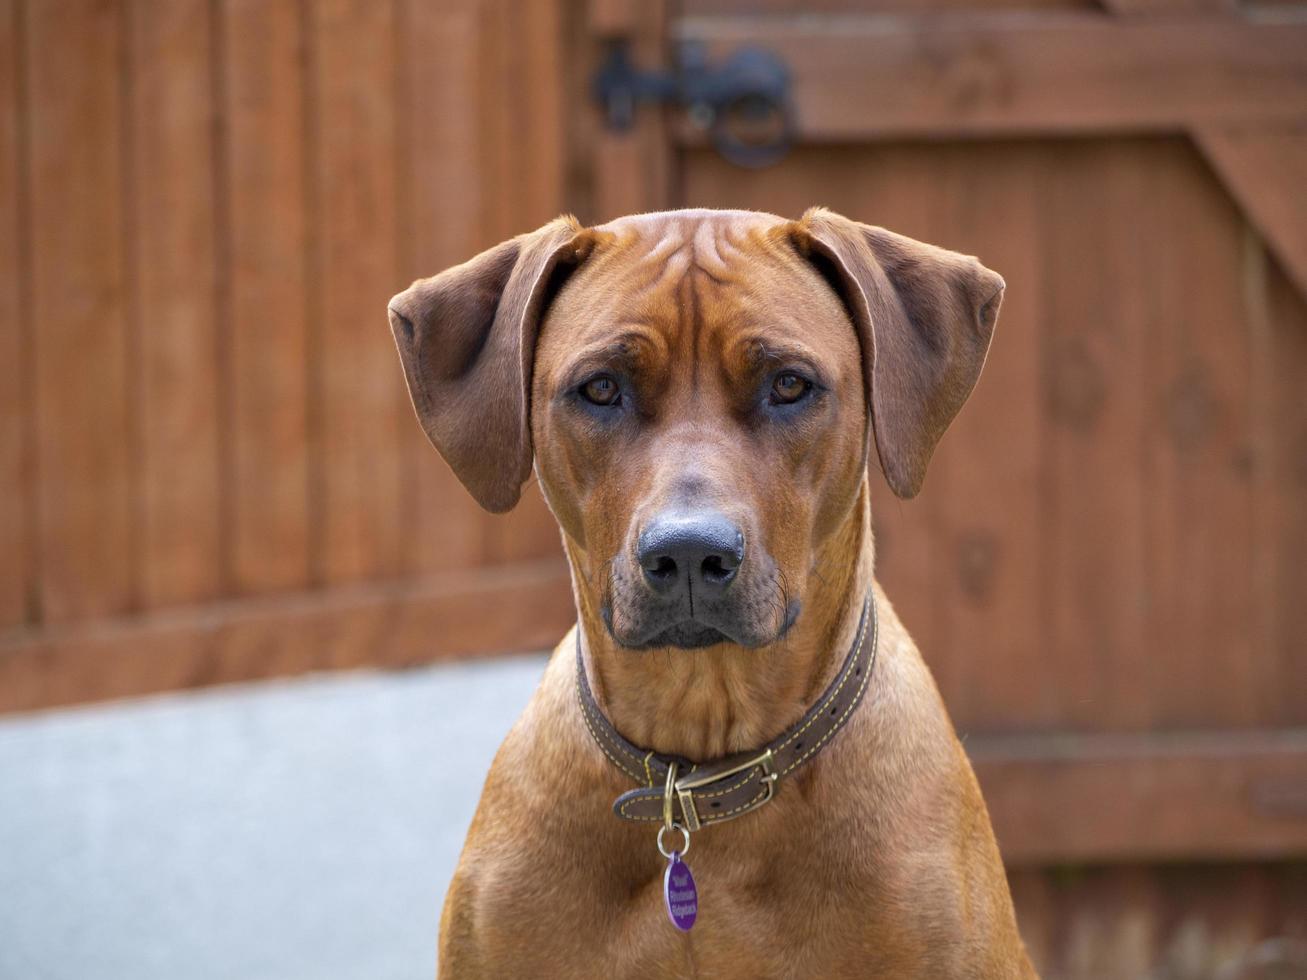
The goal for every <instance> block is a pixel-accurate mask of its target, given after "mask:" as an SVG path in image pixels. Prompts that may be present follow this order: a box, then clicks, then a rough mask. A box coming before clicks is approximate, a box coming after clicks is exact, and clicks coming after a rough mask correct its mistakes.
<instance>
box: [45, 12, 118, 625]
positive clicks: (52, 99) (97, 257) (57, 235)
mask: <svg viewBox="0 0 1307 980" xmlns="http://www.w3.org/2000/svg"><path fill="white" fill-rule="evenodd" d="M122 14H123V11H122V8H121V6H120V5H118V4H115V3H91V2H77V0H65V2H41V3H32V4H29V5H27V7H26V16H27V30H26V43H27V52H26V57H25V59H24V60H25V64H26V66H27V74H28V78H27V80H26V86H25V88H26V91H27V92H28V93H29V96H30V98H31V102H32V106H33V110H32V113H31V150H30V153H31V156H30V160H31V164H30V175H31V178H30V179H31V186H30V207H31V212H30V213H31V276H32V280H31V296H32V309H31V311H30V323H32V324H40V329H39V330H34V331H33V341H34V348H35V361H36V366H35V386H36V395H35V399H36V400H35V405H34V411H35V413H36V419H37V423H36V426H37V439H38V444H37V472H38V474H39V479H40V499H39V508H40V518H39V520H40V526H39V529H38V538H39V544H38V547H39V548H40V553H41V554H40V565H41V575H42V581H41V588H40V602H41V607H42V614H43V616H44V618H45V619H46V620H47V621H61V620H71V619H78V618H86V617H92V616H97V615H106V614H114V613H120V612H123V611H125V610H127V609H128V608H129V607H130V606H131V605H132V603H133V589H134V586H133V581H132V578H133V576H132V549H133V546H134V542H133V536H132V517H131V508H132V501H131V494H132V483H131V472H130V468H131V454H130V451H129V445H130V443H129V431H128V424H129V421H128V419H129V408H128V406H129V399H128V386H129V384H131V383H132V378H130V377H129V374H128V357H129V347H130V344H129V336H128V330H129V327H128V322H127V310H126V305H127V296H126V290H127V282H126V269H125V262H124V256H123V221H124V205H123V190H124V181H123V170H122V166H123V160H122V131H123V123H124V114H125V111H126V107H125V106H124V105H123V104H122V99H121V80H120V74H119V72H120V69H121V67H122V66H121V64H120V58H121V53H122V45H123V42H124V37H123V31H124V24H123V16H122Z"/></svg>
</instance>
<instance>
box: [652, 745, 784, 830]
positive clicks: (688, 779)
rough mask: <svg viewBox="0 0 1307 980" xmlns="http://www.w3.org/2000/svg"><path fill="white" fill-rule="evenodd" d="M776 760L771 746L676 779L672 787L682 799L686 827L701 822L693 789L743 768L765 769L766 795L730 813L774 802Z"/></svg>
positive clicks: (695, 828)
mask: <svg viewBox="0 0 1307 980" xmlns="http://www.w3.org/2000/svg"><path fill="white" fill-rule="evenodd" d="M773 761H774V760H773V757H772V750H771V749H770V748H768V749H766V750H765V751H764V752H762V753H761V754H760V755H756V756H754V757H753V758H751V759H746V760H745V761H744V762H741V763H739V764H737V765H734V766H731V767H729V768H727V769H719V768H717V767H716V766H712V767H706V768H703V769H698V770H695V771H694V772H690V773H687V774H686V775H684V776H682V777H681V778H680V779H677V780H676V781H675V783H673V788H674V789H675V790H676V795H677V797H678V798H679V799H680V801H681V816H682V817H683V818H684V820H685V829H686V830H689V831H691V832H694V831H697V830H698V829H699V827H700V826H701V824H700V822H699V810H698V808H697V807H696V806H695V802H694V791H695V790H696V789H703V788H704V787H705V786H710V785H711V784H713V783H715V782H717V781H718V780H722V779H726V778H727V777H728V776H735V775H738V774H739V773H742V772H747V771H748V770H750V769H755V768H761V769H762V784H763V796H762V798H761V799H759V800H757V801H756V802H753V803H750V804H749V805H748V806H747V807H744V808H743V809H741V810H740V811H739V813H736V814H732V815H731V816H740V815H741V814H744V813H749V812H750V811H752V810H756V809H758V807H760V806H762V805H763V804H765V803H769V802H771V798H772V797H773V796H775V795H776V781H777V780H778V779H779V778H780V774H779V773H777V772H776V770H775V769H774V768H773V766H772V762H773ZM729 819H731V817H729V816H726V817H719V818H718V820H729Z"/></svg>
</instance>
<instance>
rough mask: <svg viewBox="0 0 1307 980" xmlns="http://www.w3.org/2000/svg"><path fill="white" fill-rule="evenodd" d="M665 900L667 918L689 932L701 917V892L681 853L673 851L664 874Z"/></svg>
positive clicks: (677, 926)
mask: <svg viewBox="0 0 1307 980" xmlns="http://www.w3.org/2000/svg"><path fill="white" fill-rule="evenodd" d="M663 899H664V901H666V902H667V917H668V918H669V919H671V920H672V925H674V926H676V928H677V929H680V930H681V931H682V932H689V931H690V927H691V926H692V925H694V920H695V919H696V918H698V915H699V890H698V889H697V888H695V887H694V875H692V874H690V866H689V865H688V864H686V863H685V862H684V861H682V860H681V852H680V851H673V852H672V858H671V860H670V861H668V862H667V870H666V871H665V872H663Z"/></svg>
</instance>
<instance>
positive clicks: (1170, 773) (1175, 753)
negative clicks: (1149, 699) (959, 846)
mask: <svg viewBox="0 0 1307 980" xmlns="http://www.w3.org/2000/svg"><path fill="white" fill-rule="evenodd" d="M967 752H968V754H969V755H970V756H971V760H972V763H973V765H974V766H975V768H976V775H977V777H978V778H979V779H980V784H981V788H982V790H983V791H984V794H985V802H986V804H987V806H988V807H989V812H990V816H991V818H992V819H993V822H994V831H995V834H996V835H997V837H998V840H999V846H1000V848H1001V850H1002V852H1003V858H1004V861H1005V862H1006V863H1007V864H1008V865H1009V866H1026V865H1032V864H1034V865H1037V864H1045V863H1059V862H1070V863H1075V862H1120V861H1131V860H1227V859H1237V858H1270V857H1275V856H1290V855H1293V856H1302V855H1305V854H1307V789H1305V788H1307V730H1304V729H1283V730H1280V731H1264V732H1248V733H1240V732H1237V731H1212V732H1205V733H1166V734H1162V733H1158V734H1131V735H1091V736H1076V735H1061V736H1054V735H1046V736H1039V735H1014V736H983V737H976V738H972V739H969V740H968V741H967Z"/></svg>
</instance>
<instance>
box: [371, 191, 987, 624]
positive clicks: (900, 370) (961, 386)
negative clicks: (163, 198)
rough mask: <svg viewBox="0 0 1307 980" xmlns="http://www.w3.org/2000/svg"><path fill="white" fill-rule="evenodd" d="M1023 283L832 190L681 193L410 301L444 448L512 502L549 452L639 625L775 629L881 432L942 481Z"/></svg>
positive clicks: (893, 453)
mask: <svg viewBox="0 0 1307 980" xmlns="http://www.w3.org/2000/svg"><path fill="white" fill-rule="evenodd" d="M1002 294H1003V280H1002V279H1001V278H1000V277H999V276H998V275H996V274H995V273H993V272H991V271H989V270H988V269H986V268H984V266H982V265H981V264H980V263H979V262H977V261H976V260H975V259H973V258H969V257H966V256H963V255H958V254H956V253H954V252H948V251H945V250H943V249H939V248H935V247H933V246H930V245H924V244H922V243H920V242H916V241H913V240H911V239H908V238H904V237H902V236H900V235H896V234H893V233H892V232H889V231H886V230H885V229H883V228H877V227H872V226H869V225H863V224H859V223H857V222H854V221H850V220H849V219H847V218H844V217H842V216H840V215H838V214H834V213H832V212H830V211H826V210H823V209H813V210H810V211H808V212H807V213H806V214H805V215H804V216H803V218H802V219H801V220H799V221H786V220H784V219H781V218H778V217H775V216H773V215H768V214H762V213H755V212H740V211H680V212H669V213H665V214H650V215H640V216H636V217H629V218H622V219H620V220H618V221H614V222H612V223H610V224H607V225H603V226H600V227H597V228H582V227H581V226H579V225H578V224H577V223H576V222H575V221H572V220H571V219H565V218H564V219H559V220H557V221H554V222H551V223H550V224H548V225H546V226H545V227H543V228H541V229H539V230H538V231H535V232H533V233H531V234H528V235H523V236H520V237H518V238H515V239H513V240H511V241H508V242H505V243H503V244H501V245H499V246H497V247H495V248H493V249H491V250H489V251H488V252H485V253H483V254H481V255H479V256H477V257H476V258H474V259H472V260H471V261H470V262H467V263H465V264H463V265H461V266H457V267H455V268H453V269H450V270H448V271H446V272H443V273H441V274H440V275H438V276H435V277H434V278H431V279H424V280H420V281H418V282H416V283H414V284H413V285H412V286H411V287H410V288H409V289H407V290H405V291H404V292H403V293H400V294H399V295H398V296H396V297H395V298H394V299H393V300H392V301H391V304H390V318H391V325H392V328H393V330H394V333H395V339H396V342H397V343H398V345H399V352H400V357H401V359H402V361H403V364H404V371H405V374H406V376H407V378H408V385H409V391H410V393H411V394H412V396H413V402H414V405H415V406H416V408H417V412H418V416H419V418H420V419H421V421H422V425H423V428H424V429H425V430H426V432H427V435H428V436H429V437H430V439H431V441H432V443H433V444H434V445H435V446H436V448H437V449H438V450H440V452H441V454H442V455H443V456H444V457H445V459H446V460H447V461H448V463H449V465H450V466H451V467H452V468H453V470H454V472H455V473H456V474H458V476H459V478H460V479H461V480H462V482H463V484H464V485H465V486H466V487H467V488H468V490H470V491H471V493H472V494H473V496H475V497H476V499H477V500H478V501H479V502H480V503H481V504H482V505H483V506H484V507H486V508H487V509H489V510H492V511H496V512H499V511H505V510H508V509H510V508H511V507H512V506H513V505H514V504H515V503H516V502H517V499H518V497H519V495H520V492H521V487H522V484H523V483H524V482H525V481H526V479H527V478H528V476H529V475H530V472H531V466H532V461H533V459H534V462H535V467H536V471H537V473H538V474H539V479H540V485H541V487H542V489H543V490H544V494H545V497H546V499H547V500H548V502H549V505H550V507H551V508H552V510H553V512H554V515H555V516H556V517H557V519H558V521H559V524H560V525H561V526H562V528H563V531H564V534H565V535H566V538H567V541H568V545H569V550H570V552H571V554H572V559H573V562H574V564H575V566H576V569H577V572H578V579H579V581H578V586H579V587H580V588H582V589H583V590H585V591H586V592H587V593H588V596H587V598H588V600H589V601H590V602H592V603H593V607H594V608H595V609H596V610H597V611H598V614H599V615H600V616H601V617H602V619H603V621H604V623H605V624H606V626H607V628H608V631H609V632H610V633H611V634H612V636H613V638H614V639H615V640H616V641H617V643H618V644H620V645H621V646H625V647H631V648H646V647H665V646H679V647H699V646H707V645H710V644H715V643H735V644H739V645H741V646H746V647H757V646H763V645H766V644H769V643H771V642H773V641H775V640H776V639H777V638H779V637H780V636H781V635H783V634H784V633H785V631H786V630H787V629H789V627H790V626H791V625H792V624H793V623H794V621H795V619H796V618H797V617H798V615H799V614H800V611H801V610H802V604H803V599H804V596H805V594H806V593H807V591H808V588H809V580H810V579H812V578H816V577H818V576H820V575H821V573H822V569H820V568H814V567H812V558H813V556H814V555H815V554H818V553H820V551H821V548H820V546H821V544H822V542H823V541H824V540H826V539H827V538H828V537H829V536H830V535H832V534H833V533H834V532H835V531H836V529H838V528H839V527H840V526H842V525H843V524H844V523H845V522H847V520H848V518H849V516H850V513H851V511H852V510H853V508H854V505H855V502H856V501H857V498H858V492H859V488H860V486H861V483H862V479H863V471H864V467H865V465H866V461H867V458H868V455H869V449H870V447H871V446H872V445H874V446H875V448H876V451H877V453H878V456H879V459H880V465H881V469H882V471H883V472H884V474H885V478H886V480H887V481H888V483H889V485H890V487H891V488H892V489H893V491H894V492H895V493H896V494H898V495H899V496H900V497H911V496H913V495H915V494H916V493H917V491H918V490H919V489H920V487H921V482H922V479H923V478H924V476H925V471H926V465H927V463H928V462H929V460H930V456H931V453H932V451H933V450H934V447H935V445H936V443H937V442H938V440H939V438H940V436H941V435H942V434H943V432H944V429H945V428H946V427H947V425H948V424H949V422H950V421H951V420H952V418H953V416H954V415H955V414H956V413H957V411H958V409H959V408H960V407H961V406H962V403H963V402H964V401H965V400H966V398H967V396H968V395H969V394H970V392H971V389H972V387H973V386H974V385H975V382H976V379H977V377H978V376H979V374H980V369H981V366H982V365H983V363H984V360H985V354H986V351H987V350H988V348H989V340H990V337H991V335H992V333H993V329H994V324H995V321H996V319H997V316H998V307H999V303H1000V301H1001V298H1002ZM868 406H870V411H868Z"/></svg>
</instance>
